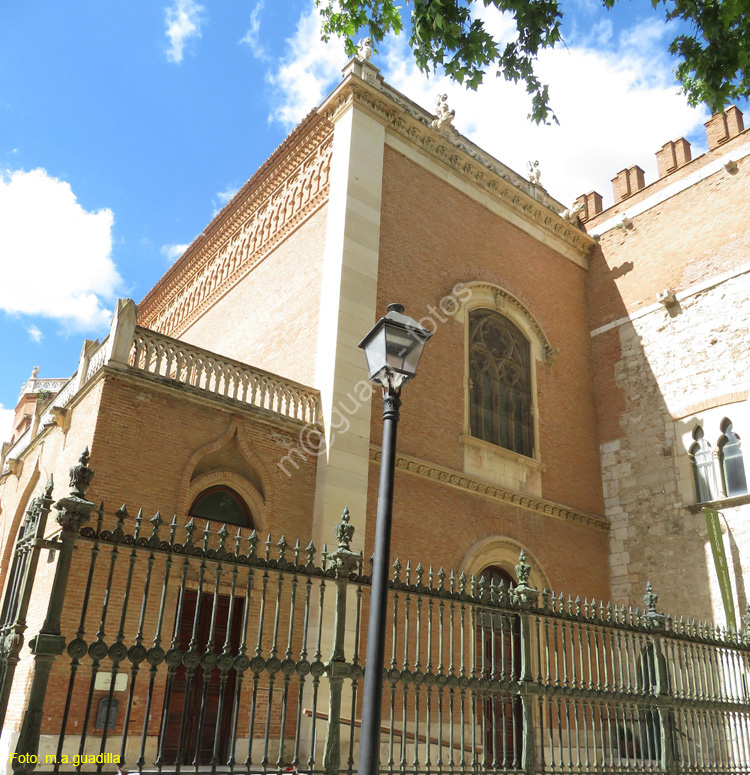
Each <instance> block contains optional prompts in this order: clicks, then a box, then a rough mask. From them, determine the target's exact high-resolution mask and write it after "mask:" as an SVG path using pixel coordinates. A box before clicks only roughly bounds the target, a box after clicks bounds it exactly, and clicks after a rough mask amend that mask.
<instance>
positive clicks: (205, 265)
mask: <svg viewBox="0 0 750 775" xmlns="http://www.w3.org/2000/svg"><path fill="white" fill-rule="evenodd" d="M332 135H333V127H332V126H331V125H330V124H329V123H328V122H327V121H325V120H323V119H322V118H321V117H320V116H318V115H317V114H311V115H310V116H308V118H307V119H305V121H303V122H302V123H301V124H300V126H299V127H298V128H297V130H295V132H293V133H292V134H291V135H290V136H289V137H288V138H287V140H286V141H285V142H284V143H283V144H282V145H281V146H280V147H279V148H278V149H277V150H276V152H275V153H274V154H273V155H272V156H271V157H270V159H269V160H268V161H267V162H266V163H265V164H264V165H263V166H262V167H261V168H260V169H259V170H258V172H257V173H256V174H255V175H254V176H253V177H252V178H251V179H250V180H249V181H248V183H246V184H245V186H244V187H243V188H242V189H241V190H240V192H239V193H238V194H237V195H236V196H235V197H234V199H233V200H232V201H231V202H230V203H229V204H228V205H227V207H226V208H225V209H224V210H223V211H222V212H221V213H220V214H219V215H218V216H217V217H216V218H215V219H214V220H213V221H212V222H211V224H209V226H208V227H207V228H206V229H205V230H204V232H203V233H202V234H201V235H200V236H199V237H198V238H197V239H196V240H195V242H193V244H192V245H191V246H190V247H189V248H188V249H187V251H186V252H185V254H184V255H183V257H182V258H181V259H180V260H179V261H178V262H177V263H176V264H175V266H174V267H173V268H172V269H171V270H170V271H169V272H167V274H166V275H165V276H164V277H163V278H162V280H161V281H160V282H159V283H157V285H156V286H155V287H154V289H153V290H152V291H151V292H150V293H149V294H148V295H147V296H146V297H145V298H144V300H143V301H142V302H141V304H140V305H139V308H138V312H139V318H138V322H139V323H141V324H143V325H145V326H147V327H149V328H152V329H154V330H156V331H159V332H161V333H164V334H168V335H170V336H179V335H180V334H181V333H182V332H184V331H185V330H186V329H187V328H188V327H189V326H190V324H191V323H193V322H194V321H195V320H196V319H197V318H198V317H200V315H201V314H203V312H205V310H206V309H207V308H208V307H210V306H211V305H212V304H213V303H215V301H216V300H217V299H218V298H219V297H221V296H222V295H223V294H225V293H226V292H227V291H228V290H229V289H230V288H232V287H233V286H234V285H236V284H237V283H238V282H239V281H240V280H241V279H242V278H243V277H244V276H245V275H246V274H247V273H248V272H249V271H250V270H251V269H252V267H253V266H255V265H256V264H257V263H258V262H259V261H260V260H262V259H263V258H264V257H265V256H266V255H267V254H268V253H269V252H270V251H271V250H273V249H274V248H275V247H276V246H277V245H278V244H279V242H280V241H281V240H283V239H284V238H285V237H286V236H288V235H289V234H290V233H291V232H292V231H293V230H294V229H296V228H297V227H298V226H299V225H300V224H301V223H302V222H303V221H304V220H305V219H306V218H307V217H308V216H309V215H311V214H312V213H313V212H315V211H316V210H317V209H318V208H319V207H320V206H321V205H322V204H323V203H324V202H325V201H326V200H327V198H328V176H329V172H330V163H331V151H332V140H333V137H332Z"/></svg>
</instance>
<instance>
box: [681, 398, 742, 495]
mask: <svg viewBox="0 0 750 775" xmlns="http://www.w3.org/2000/svg"><path fill="white" fill-rule="evenodd" d="M733 396H734V394H730V397H729V399H728V400H726V399H724V397H723V396H722V397H721V398H720V399H715V400H711V399H707V400H706V401H705V404H707V408H705V409H702V410H701V411H699V412H696V413H695V414H691V415H688V416H685V417H679V418H675V419H674V429H675V437H676V439H675V441H676V462H677V470H678V490H679V493H680V495H681V496H682V502H683V504H685V506H686V507H688V508H698V509H700V508H702V507H703V506H715V505H716V504H718V503H722V504H726V503H727V502H728V501H731V502H734V501H735V500H740V501H743V502H744V500H746V499H748V497H749V496H750V490H749V492H748V493H742V494H739V495H735V496H727V495H726V489H725V483H724V472H723V466H722V458H721V450H720V448H719V446H718V444H719V442H720V441H721V439H722V436H723V435H724V431H723V427H725V426H724V423H725V421H727V420H729V418H731V423H732V426H733V427H734V428H750V402H748V401H747V400H746V399H745V398H742V397H740V398H736V397H733ZM722 399H723V400H722ZM698 426H700V427H701V428H702V429H703V434H704V438H705V439H706V440H707V441H708V442H709V443H711V442H714V444H713V445H712V449H713V453H714V472H715V480H716V485H717V492H716V495H715V498H714V499H713V500H710V501H701V500H700V499H699V497H698V493H697V491H696V486H695V474H694V470H695V469H694V466H693V460H692V455H691V447H692V445H693V443H694V441H695V439H694V437H693V433H694V431H695V428H697V427H698ZM743 462H744V463H745V474H746V477H747V479H748V483H750V475H748V474H750V472H749V471H748V463H747V459H746V458H745V457H744V456H743Z"/></svg>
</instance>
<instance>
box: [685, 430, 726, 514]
mask: <svg viewBox="0 0 750 775" xmlns="http://www.w3.org/2000/svg"><path fill="white" fill-rule="evenodd" d="M693 439H694V440H695V443H694V444H693V445H692V446H691V447H690V462H691V463H692V464H693V477H694V478H695V493H696V495H697V496H698V503H705V502H707V501H712V500H716V498H718V496H719V488H718V487H717V483H716V472H715V469H714V455H713V451H712V449H711V445H710V444H709V443H708V442H707V441H706V440H705V439H704V438H703V428H701V426H700V425H697V426H696V427H695V430H694V431H693Z"/></svg>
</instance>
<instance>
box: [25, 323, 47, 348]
mask: <svg viewBox="0 0 750 775" xmlns="http://www.w3.org/2000/svg"><path fill="white" fill-rule="evenodd" d="M26 333H27V334H28V335H29V339H31V341H32V342H36V343H37V344H39V342H41V341H42V339H44V334H43V333H42V332H41V331H40V330H39V329H38V328H37V327H36V326H35V325H33V324H32V325H30V326H29V327H28V328H27V329H26Z"/></svg>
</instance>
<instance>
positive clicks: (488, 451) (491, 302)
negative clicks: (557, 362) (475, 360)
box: [455, 281, 557, 497]
mask: <svg viewBox="0 0 750 775" xmlns="http://www.w3.org/2000/svg"><path fill="white" fill-rule="evenodd" d="M462 288H463V289H468V290H470V291H471V294H470V295H469V296H468V298H466V299H465V300H464V301H463V303H462V304H461V306H460V307H459V309H458V311H457V313H456V316H455V319H456V321H457V322H458V323H459V324H461V325H462V326H463V329H464V332H463V335H464V363H463V398H464V412H463V428H462V433H461V436H460V437H459V439H460V441H461V442H462V444H463V445H464V460H465V464H464V470H465V471H466V472H467V473H471V474H473V475H476V476H479V477H481V478H482V479H485V480H487V481H491V482H492V483H493V484H497V485H499V486H501V487H507V488H508V489H512V490H516V491H521V492H527V493H529V494H531V495H535V496H537V497H541V494H542V486H541V475H542V473H543V472H544V470H545V465H544V463H543V462H542V456H541V451H540V438H539V403H538V389H537V369H538V368H539V362H541V363H542V364H550V363H551V362H552V360H553V359H554V358H555V356H556V355H557V350H556V349H553V348H552V346H551V345H550V342H549V339H548V338H547V336H546V334H545V332H544V330H543V329H542V327H541V325H540V324H539V322H538V321H537V320H536V318H535V317H534V316H533V315H532V314H531V312H530V311H529V309H528V308H527V307H526V305H525V304H523V302H521V301H520V300H519V299H518V298H517V297H516V296H514V295H513V294H512V293H510V292H509V291H507V290H506V289H505V288H503V287H501V286H499V285H496V284H494V283H489V282H485V281H471V282H465V283H462ZM476 309H489V310H492V311H494V312H497V313H498V314H500V315H502V316H504V317H506V318H507V319H508V320H510V321H511V322H512V323H513V324H514V325H515V326H516V327H517V328H518V329H519V330H520V331H521V333H522V334H523V335H524V336H525V337H526V339H527V341H528V342H529V355H530V358H529V368H530V385H531V396H530V412H531V415H532V439H533V440H532V450H531V455H530V456H527V455H522V454H520V453H518V452H514V451H513V450H509V449H505V448H504V447H501V446H498V445H497V444H493V443H492V442H489V441H485V440H484V439H480V438H477V437H475V436H472V435H471V414H470V412H471V409H470V407H471V391H470V388H469V379H470V362H469V359H470V343H469V313H470V312H472V311H473V310H476ZM476 456H481V457H482V459H483V460H485V461H488V462H489V465H485V466H482V467H481V470H480V469H479V468H476V467H475V468H472V466H471V464H470V463H469V461H470V459H474V458H476ZM519 482H521V483H522V484H520V485H519Z"/></svg>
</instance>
